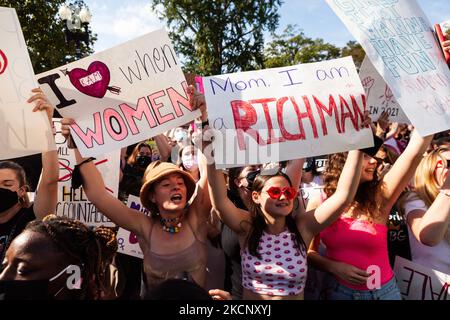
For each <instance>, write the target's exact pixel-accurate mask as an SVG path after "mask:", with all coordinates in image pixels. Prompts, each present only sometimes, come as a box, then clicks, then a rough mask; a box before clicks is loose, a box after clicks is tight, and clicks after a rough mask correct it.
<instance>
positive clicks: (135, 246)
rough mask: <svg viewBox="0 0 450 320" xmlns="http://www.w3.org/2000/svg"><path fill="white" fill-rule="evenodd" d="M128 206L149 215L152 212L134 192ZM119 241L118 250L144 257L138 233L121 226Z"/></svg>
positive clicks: (118, 234) (129, 198)
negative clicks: (135, 233)
mask: <svg viewBox="0 0 450 320" xmlns="http://www.w3.org/2000/svg"><path fill="white" fill-rule="evenodd" d="M127 206H128V207H129V208H131V209H135V210H137V211H140V212H142V213H143V214H145V215H147V216H148V215H149V214H150V212H149V211H148V210H147V209H145V208H144V206H143V205H142V204H141V200H140V199H139V197H136V196H133V195H132V194H130V195H129V196H128V200H127ZM117 243H118V245H119V246H118V249H117V252H120V253H123V254H127V255H130V256H133V257H137V258H141V259H143V258H144V254H143V253H142V250H141V247H140V246H139V243H138V240H137V238H136V235H134V234H133V233H131V232H130V231H128V230H125V229H123V228H119V231H118V232H117Z"/></svg>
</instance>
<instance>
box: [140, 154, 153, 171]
mask: <svg viewBox="0 0 450 320" xmlns="http://www.w3.org/2000/svg"><path fill="white" fill-rule="evenodd" d="M151 162H152V158H151V157H147V156H137V157H136V165H138V166H139V167H141V168H144V169H145V168H147V166H148V165H149V164H150V163H151Z"/></svg>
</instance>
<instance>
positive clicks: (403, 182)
mask: <svg viewBox="0 0 450 320" xmlns="http://www.w3.org/2000/svg"><path fill="white" fill-rule="evenodd" d="M432 138H433V135H430V136H427V137H424V138H422V137H421V136H420V135H419V133H418V132H417V131H416V130H414V131H413V133H412V135H411V140H410V141H409V144H408V146H407V147H406V149H405V151H404V152H403V153H402V154H401V155H400V157H398V159H397V161H395V163H394V165H393V166H392V168H391V170H389V172H388V173H386V175H385V176H384V177H383V179H382V183H383V184H384V185H383V188H382V190H383V192H382V197H383V206H382V208H381V210H382V212H384V213H385V214H389V212H390V210H391V208H392V206H393V205H394V203H395V202H396V201H397V199H398V197H399V196H400V194H401V193H402V192H403V190H404V189H405V188H406V186H407V185H408V183H409V182H410V180H411V178H412V177H413V175H414V172H415V171H416V168H417V166H418V165H419V163H420V160H421V159H422V157H423V154H424V152H425V151H426V150H427V148H428V145H429V144H430V142H431V140H432Z"/></svg>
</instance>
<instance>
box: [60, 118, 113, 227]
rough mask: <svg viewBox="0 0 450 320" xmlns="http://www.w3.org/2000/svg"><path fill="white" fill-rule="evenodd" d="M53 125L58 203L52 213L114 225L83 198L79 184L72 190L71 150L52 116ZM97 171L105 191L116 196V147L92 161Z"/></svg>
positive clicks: (94, 224) (73, 164)
mask: <svg viewBox="0 0 450 320" xmlns="http://www.w3.org/2000/svg"><path fill="white" fill-rule="evenodd" d="M53 124H54V126H55V128H56V136H55V140H56V146H57V152H58V158H59V159H58V161H59V181H58V203H57V204H56V214H57V215H58V216H65V217H68V218H71V219H75V220H79V221H81V222H84V223H86V224H87V225H88V226H101V225H103V226H105V227H114V226H115V224H114V223H113V222H111V220H109V219H108V218H107V217H105V216H104V215H103V214H101V213H100V212H99V211H98V209H97V208H96V207H95V206H94V204H93V203H92V202H90V201H89V200H88V199H87V196H86V194H85V193H84V190H83V187H82V186H81V187H80V188H78V189H72V187H71V185H72V172H73V169H74V168H75V164H76V160H75V155H74V154H73V150H71V149H69V148H67V141H66V139H65V138H64V136H63V135H62V134H61V119H53ZM94 163H95V165H96V166H97V169H98V170H99V171H100V173H101V175H102V177H103V180H104V182H105V187H106V190H107V191H108V192H110V193H111V195H113V196H114V197H116V198H117V195H118V189H119V170H120V150H116V151H113V152H110V153H108V154H106V155H104V156H97V158H96V159H95V160H94Z"/></svg>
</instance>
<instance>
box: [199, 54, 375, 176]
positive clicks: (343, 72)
mask: <svg viewBox="0 0 450 320" xmlns="http://www.w3.org/2000/svg"><path fill="white" fill-rule="evenodd" d="M203 88H204V91H205V97H206V100H207V103H208V117H209V123H210V125H211V126H212V127H213V128H215V129H217V130H219V131H220V134H218V135H217V136H216V139H215V140H214V143H213V144H214V156H215V161H216V167H217V168H226V167H237V166H243V165H247V164H259V163H267V162H278V161H283V160H291V159H297V158H302V157H310V156H317V155H324V154H329V153H335V152H341V151H347V150H352V149H359V148H365V147H369V146H372V145H373V139H372V134H371V131H370V129H367V128H365V129H361V128H360V127H361V121H362V119H363V113H364V110H365V96H364V89H363V87H362V85H361V81H360V80H359V76H358V73H357V71H356V68H355V65H354V63H353V60H352V58H351V57H346V58H341V59H335V60H328V61H323V62H317V63H309V64H302V65H296V66H290V67H282V68H274V69H266V70H258V71H250V72H241V73H233V74H225V75H218V76H212V77H205V78H203Z"/></svg>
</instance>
